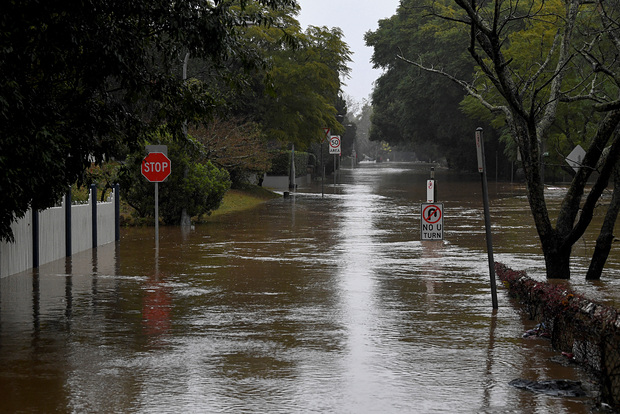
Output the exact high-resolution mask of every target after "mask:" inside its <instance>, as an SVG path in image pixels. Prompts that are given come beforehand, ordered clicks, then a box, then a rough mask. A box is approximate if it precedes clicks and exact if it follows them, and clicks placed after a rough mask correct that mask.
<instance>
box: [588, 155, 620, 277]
mask: <svg viewBox="0 0 620 414" xmlns="http://www.w3.org/2000/svg"><path fill="white" fill-rule="evenodd" d="M618 212H620V171H619V169H618V165H616V169H615V170H614V191H613V193H612V196H611V201H610V202H609V207H608V208H607V213H605V219H604V220H603V225H602V226H601V232H600V233H599V235H598V238H597V239H596V246H595V247H594V253H593V254H592V260H591V261H590V267H589V268H588V273H586V279H587V280H599V279H600V278H601V274H602V273H603V268H604V267H605V263H606V262H607V257H608V256H609V252H610V251H611V245H612V243H613V241H614V234H613V231H614V226H615V225H616V219H617V218H618Z"/></svg>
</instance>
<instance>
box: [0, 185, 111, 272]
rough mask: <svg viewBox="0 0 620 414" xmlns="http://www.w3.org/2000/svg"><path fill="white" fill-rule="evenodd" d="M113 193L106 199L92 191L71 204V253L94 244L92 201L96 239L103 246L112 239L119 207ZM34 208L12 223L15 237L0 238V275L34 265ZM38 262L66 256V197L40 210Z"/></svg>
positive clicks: (42, 262) (43, 262) (97, 243)
mask: <svg viewBox="0 0 620 414" xmlns="http://www.w3.org/2000/svg"><path fill="white" fill-rule="evenodd" d="M115 196H116V197H117V195H116V192H114V193H112V195H111V196H110V198H109V199H108V200H107V201H105V202H97V201H96V200H93V197H92V193H91V195H90V197H89V201H88V204H74V205H71V222H70V227H69V228H70V229H71V254H75V253H78V252H82V251H84V250H88V249H91V248H93V247H94V246H93V244H94V241H93V205H92V203H93V202H96V203H97V207H96V210H97V213H96V214H97V220H96V223H97V228H96V232H97V241H96V245H97V246H101V245H104V244H107V243H110V242H113V241H114V240H115V239H116V237H117V235H116V223H117V218H116V208H115V202H114V201H115V200H114V197H115ZM32 214H33V213H32V210H30V211H28V212H27V213H26V215H25V216H24V217H23V218H22V219H20V220H17V221H16V222H14V223H13V224H12V225H11V228H12V229H13V235H14V236H15V241H14V242H13V243H7V242H0V277H4V276H8V275H12V274H15V273H19V272H23V271H25V270H28V269H31V268H33V267H34V266H33V263H34V260H36V259H35V258H34V257H35V248H34V235H33V216H32ZM38 214H39V232H38V234H39V243H38V245H39V246H38V247H39V249H38V253H39V255H38V261H39V266H40V265H43V264H46V263H50V262H53V261H54V260H58V259H62V258H64V257H66V255H67V254H66V253H67V245H66V237H65V235H66V228H67V227H66V225H67V220H66V210H65V199H64V198H63V201H62V205H61V206H58V207H52V208H49V209H47V210H43V211H40V212H39V213H38Z"/></svg>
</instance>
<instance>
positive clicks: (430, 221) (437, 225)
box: [420, 203, 443, 240]
mask: <svg viewBox="0 0 620 414" xmlns="http://www.w3.org/2000/svg"><path fill="white" fill-rule="evenodd" d="M420 239H421V240H443V203H423V204H422V205H421V207H420Z"/></svg>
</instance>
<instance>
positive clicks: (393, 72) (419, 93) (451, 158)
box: [365, 0, 495, 169]
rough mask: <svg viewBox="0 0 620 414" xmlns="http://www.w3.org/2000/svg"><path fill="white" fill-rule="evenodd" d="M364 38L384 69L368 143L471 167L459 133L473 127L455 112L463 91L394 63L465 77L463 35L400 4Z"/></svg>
mask: <svg viewBox="0 0 620 414" xmlns="http://www.w3.org/2000/svg"><path fill="white" fill-rule="evenodd" d="M446 1H447V0H446ZM365 39H366V44H367V45H368V46H371V47H373V48H374V51H373V57H372V62H373V64H374V66H375V67H377V68H381V69H383V70H384V72H383V74H382V75H381V76H380V77H379V79H378V80H377V83H376V86H375V88H374V90H373V94H372V102H373V107H374V108H373V109H374V115H373V118H372V129H371V135H370V139H372V140H375V141H382V140H383V141H387V142H389V143H390V144H395V145H397V144H406V145H407V146H408V147H411V148H413V149H414V151H415V152H416V153H417V155H418V157H419V158H420V159H439V158H444V157H445V158H446V160H447V162H448V165H449V166H451V167H453V168H458V169H466V168H467V166H468V165H473V164H475V160H474V158H475V151H474V150H473V148H472V145H471V144H470V143H471V137H468V135H467V134H464V131H473V130H474V129H475V128H476V126H479V125H476V124H475V123H474V122H473V120H472V119H470V118H469V117H468V116H467V115H466V114H465V113H464V112H463V111H461V108H460V106H459V105H460V103H461V101H462V100H463V97H464V96H465V92H464V91H463V89H462V88H461V87H460V86H458V85H455V84H452V83H451V82H449V81H448V80H446V79H444V78H441V77H438V76H435V75H434V74H432V73H429V72H425V71H423V70H420V69H419V68H417V67H414V66H412V65H409V64H407V63H405V62H403V61H402V60H400V59H398V56H399V55H405V56H415V59H416V60H420V61H424V62H432V64H433V65H436V66H438V67H441V68H443V70H445V71H448V72H450V73H453V74H455V76H458V77H466V76H470V74H471V73H472V72H473V70H474V62H472V61H471V59H470V58H469V56H467V52H466V48H467V40H468V39H467V34H463V33H462V32H459V31H458V30H455V28H454V25H453V24H451V23H450V22H441V21H438V20H437V19H433V18H432V16H429V15H428V11H427V10H425V9H424V8H422V7H420V2H419V1H416V0H404V1H402V2H401V5H400V7H399V8H398V9H397V13H396V14H395V15H394V16H392V17H390V18H388V19H384V20H380V21H379V27H378V28H377V30H375V31H374V32H368V33H366V36H365ZM446 119H449V120H450V122H446ZM487 138H492V134H489V137H487ZM490 142H493V141H492V140H491V141H490ZM468 144H469V145H468ZM463 148H470V149H471V150H470V151H463ZM489 150H495V148H489Z"/></svg>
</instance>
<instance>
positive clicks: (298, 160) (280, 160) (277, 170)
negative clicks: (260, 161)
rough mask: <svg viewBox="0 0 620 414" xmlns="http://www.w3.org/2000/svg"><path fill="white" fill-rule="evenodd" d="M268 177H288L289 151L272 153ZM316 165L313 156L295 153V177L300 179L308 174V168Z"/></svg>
mask: <svg viewBox="0 0 620 414" xmlns="http://www.w3.org/2000/svg"><path fill="white" fill-rule="evenodd" d="M272 157H273V158H272V160H271V169H270V170H269V171H268V174H270V175H289V170H290V168H291V151H277V152H274V153H272ZM314 165H316V156H315V155H314V154H311V153H308V152H302V151H295V177H301V176H302V175H306V174H307V172H308V166H314Z"/></svg>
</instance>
